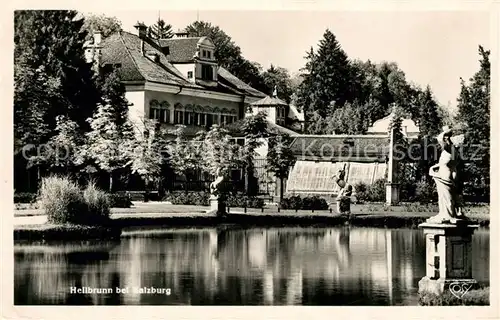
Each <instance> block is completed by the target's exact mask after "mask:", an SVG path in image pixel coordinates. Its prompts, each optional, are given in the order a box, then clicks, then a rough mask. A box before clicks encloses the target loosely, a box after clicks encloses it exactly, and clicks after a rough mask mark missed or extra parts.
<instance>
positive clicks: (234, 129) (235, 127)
mask: <svg viewBox="0 0 500 320" xmlns="http://www.w3.org/2000/svg"><path fill="white" fill-rule="evenodd" d="M243 121H244V119H240V120H238V121H235V122H233V123H230V124H227V125H225V126H224V129H226V130H228V131H229V134H231V135H232V136H242V135H243V131H242V128H243ZM265 121H266V123H267V130H268V131H278V132H279V133H285V134H288V135H290V136H296V135H298V133H297V132H295V131H293V130H290V129H288V128H285V127H282V126H280V125H277V124H276V123H274V122H272V121H269V120H267V119H265Z"/></svg>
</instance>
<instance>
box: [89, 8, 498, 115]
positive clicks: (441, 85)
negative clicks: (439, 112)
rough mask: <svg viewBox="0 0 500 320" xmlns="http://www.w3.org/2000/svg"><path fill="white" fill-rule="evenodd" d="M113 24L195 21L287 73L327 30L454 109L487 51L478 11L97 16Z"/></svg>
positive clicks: (352, 53)
mask: <svg viewBox="0 0 500 320" xmlns="http://www.w3.org/2000/svg"><path fill="white" fill-rule="evenodd" d="M92 13H97V14H101V13H102V14H106V15H109V16H115V17H117V18H118V19H119V20H120V21H121V22H122V27H123V29H124V30H125V31H129V32H134V33H135V32H136V31H135V28H134V27H133V25H134V24H135V23H136V22H137V21H142V22H144V23H146V24H147V25H150V24H153V23H154V22H155V21H156V20H157V19H158V16H160V17H161V18H162V19H164V20H165V21H166V22H167V23H169V24H171V25H172V26H173V27H174V30H177V29H180V28H184V27H186V26H187V25H188V24H190V23H192V22H193V21H196V19H197V18H199V20H201V21H207V22H210V23H212V24H213V25H217V26H219V27H220V28H221V29H222V30H224V31H225V32H226V33H227V34H228V35H229V36H230V37H231V38H232V39H233V41H234V42H235V43H236V44H237V45H238V46H239V47H240V48H241V50H242V54H243V56H244V57H245V58H246V59H248V60H250V61H255V62H258V63H260V64H261V65H262V66H263V67H264V68H268V67H269V66H270V65H271V64H274V65H277V66H281V67H284V68H287V69H288V70H289V71H290V73H291V74H293V73H295V72H298V71H299V69H300V68H302V67H303V66H304V65H305V59H304V56H305V53H306V51H308V50H309V49H310V47H311V46H312V47H313V48H317V45H318V43H319V41H320V40H321V38H322V37H323V33H324V32H325V30H326V29H327V28H328V29H330V31H332V32H333V33H334V34H335V36H336V37H337V40H338V41H339V43H340V45H341V46H342V48H343V49H344V51H345V52H346V53H347V55H348V57H349V58H351V59H361V60H364V61H365V60H368V59H370V60H371V61H372V62H382V61H394V62H396V63H397V64H398V65H399V67H400V69H402V70H403V71H404V72H405V74H406V78H407V80H408V81H411V82H414V83H416V84H418V85H420V86H421V87H425V86H427V85H430V87H431V89H432V91H433V92H434V95H435V97H436V99H437V100H438V102H439V103H440V104H442V105H444V106H447V105H450V107H451V108H454V107H455V106H456V99H457V97H458V94H459V92H460V77H462V78H464V79H465V80H468V79H469V78H470V77H471V76H472V75H473V74H474V73H475V72H476V71H477V70H479V54H478V46H479V45H482V46H483V47H485V49H490V43H491V39H490V15H489V13H488V12H486V11H485V12H482V11H468V12H466V11H421V10H420V11H400V12H396V11H366V12H360V11H343V12H342V11H248V10H240V11H221V10H219V11H203V10H199V11H196V10H194V11H165V10H161V11H137V10H134V11H100V12H92Z"/></svg>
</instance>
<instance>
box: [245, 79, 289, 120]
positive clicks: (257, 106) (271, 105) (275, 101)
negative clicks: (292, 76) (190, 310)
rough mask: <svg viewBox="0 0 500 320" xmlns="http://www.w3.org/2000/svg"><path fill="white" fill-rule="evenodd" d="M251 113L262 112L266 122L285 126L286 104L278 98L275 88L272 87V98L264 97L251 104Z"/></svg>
mask: <svg viewBox="0 0 500 320" xmlns="http://www.w3.org/2000/svg"><path fill="white" fill-rule="evenodd" d="M251 106H252V109H253V113H254V114H257V113H258V112H260V111H262V112H264V113H266V114H267V117H266V118H267V120H269V121H270V122H272V123H275V124H278V125H281V126H283V125H285V119H286V114H287V109H288V104H287V103H286V102H285V101H283V100H281V99H280V98H278V92H277V89H276V86H275V87H274V90H273V94H272V97H269V96H267V97H265V98H262V99H260V100H259V101H256V102H254V103H252V104H251Z"/></svg>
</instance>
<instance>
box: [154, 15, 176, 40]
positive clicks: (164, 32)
mask: <svg viewBox="0 0 500 320" xmlns="http://www.w3.org/2000/svg"><path fill="white" fill-rule="evenodd" d="M148 34H149V37H150V38H152V39H158V40H159V39H170V38H172V37H173V36H174V32H173V30H172V25H170V24H167V23H166V22H165V21H164V20H163V19H158V21H156V23H155V24H153V25H152V26H150V27H148Z"/></svg>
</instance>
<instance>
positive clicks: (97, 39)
mask: <svg viewBox="0 0 500 320" xmlns="http://www.w3.org/2000/svg"><path fill="white" fill-rule="evenodd" d="M101 39H102V37H101V32H100V31H96V32H94V45H96V46H98V45H100V44H101Z"/></svg>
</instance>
